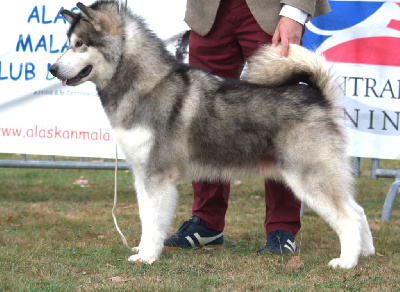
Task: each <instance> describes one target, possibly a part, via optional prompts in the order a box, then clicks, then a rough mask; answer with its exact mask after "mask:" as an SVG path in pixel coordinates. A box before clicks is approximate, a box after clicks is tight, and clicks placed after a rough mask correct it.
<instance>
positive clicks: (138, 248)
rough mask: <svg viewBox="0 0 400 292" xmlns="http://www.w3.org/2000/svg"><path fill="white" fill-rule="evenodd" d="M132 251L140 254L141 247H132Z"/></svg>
mask: <svg viewBox="0 0 400 292" xmlns="http://www.w3.org/2000/svg"><path fill="white" fill-rule="evenodd" d="M131 251H132V252H134V253H139V251H140V247H139V246H135V247H132V249H131Z"/></svg>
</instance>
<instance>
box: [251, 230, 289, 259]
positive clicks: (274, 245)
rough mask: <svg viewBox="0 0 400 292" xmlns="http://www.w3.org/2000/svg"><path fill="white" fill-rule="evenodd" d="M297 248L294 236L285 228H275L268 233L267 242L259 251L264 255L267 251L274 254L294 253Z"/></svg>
mask: <svg viewBox="0 0 400 292" xmlns="http://www.w3.org/2000/svg"><path fill="white" fill-rule="evenodd" d="M296 250H297V246H296V242H295V241H294V236H293V235H292V234H291V233H289V232H287V231H285V230H275V231H272V232H271V233H268V234H267V242H266V243H265V245H264V247H263V248H262V249H261V250H260V251H259V252H258V254H259V255H262V254H263V253H265V252H267V251H268V252H270V253H272V254H279V255H280V254H282V253H294V252H295V251H296Z"/></svg>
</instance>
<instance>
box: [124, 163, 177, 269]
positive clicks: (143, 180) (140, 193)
mask: <svg viewBox="0 0 400 292" xmlns="http://www.w3.org/2000/svg"><path fill="white" fill-rule="evenodd" d="M134 175H135V179H134V180H135V189H136V192H137V198H138V205H139V215H140V221H141V223H142V236H141V239H140V244H139V246H138V247H137V248H135V249H134V250H135V251H137V252H138V253H137V254H134V255H132V256H131V257H129V259H128V261H130V262H145V263H150V264H151V263H152V262H154V261H155V260H158V259H159V258H160V256H161V252H162V248H163V245H164V239H165V238H166V236H167V233H168V231H169V228H170V226H171V222H172V219H173V215H174V213H175V209H176V202H177V196H178V193H177V190H176V186H175V181H176V177H177V172H173V171H170V172H167V173H165V174H155V175H149V174H148V173H147V174H146V175H145V174H144V173H140V172H138V171H136V172H134Z"/></svg>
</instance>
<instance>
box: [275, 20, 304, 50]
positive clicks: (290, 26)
mask: <svg viewBox="0 0 400 292" xmlns="http://www.w3.org/2000/svg"><path fill="white" fill-rule="evenodd" d="M302 35H303V25H302V24H300V23H298V22H297V21H295V20H293V19H290V18H288V17H285V16H282V17H281V19H280V20H279V22H278V25H277V26H276V29H275V33H274V35H273V37H272V45H274V46H276V45H277V44H278V43H279V41H280V42H281V44H282V53H281V55H282V57H287V54H288V48H289V44H296V45H300V44H301V37H302Z"/></svg>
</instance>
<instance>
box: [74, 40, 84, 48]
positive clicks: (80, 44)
mask: <svg viewBox="0 0 400 292" xmlns="http://www.w3.org/2000/svg"><path fill="white" fill-rule="evenodd" d="M82 45H83V44H82V42H81V41H77V42H76V43H75V48H79V47H82Z"/></svg>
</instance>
